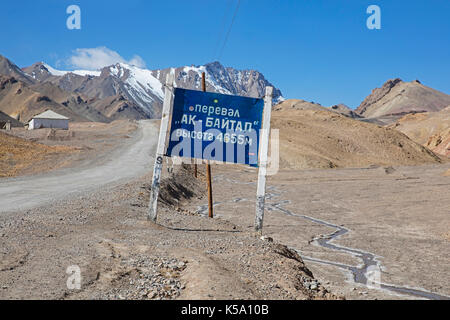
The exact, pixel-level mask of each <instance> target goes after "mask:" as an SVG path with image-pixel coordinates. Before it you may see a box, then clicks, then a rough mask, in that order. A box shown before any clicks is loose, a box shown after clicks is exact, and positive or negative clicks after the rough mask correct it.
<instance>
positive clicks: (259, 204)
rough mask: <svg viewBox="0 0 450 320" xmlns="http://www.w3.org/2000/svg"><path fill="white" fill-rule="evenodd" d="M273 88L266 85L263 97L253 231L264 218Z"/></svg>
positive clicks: (260, 227)
mask: <svg viewBox="0 0 450 320" xmlns="http://www.w3.org/2000/svg"><path fill="white" fill-rule="evenodd" d="M272 94H273V88H272V87H266V96H265V97H264V116H263V125H262V130H261V131H262V132H261V151H260V154H259V159H260V160H259V172H258V189H257V191H256V219H255V231H257V232H261V230H262V227H263V220H264V205H265V200H266V173H267V159H268V157H267V153H268V151H269V133H270V116H271V113H272Z"/></svg>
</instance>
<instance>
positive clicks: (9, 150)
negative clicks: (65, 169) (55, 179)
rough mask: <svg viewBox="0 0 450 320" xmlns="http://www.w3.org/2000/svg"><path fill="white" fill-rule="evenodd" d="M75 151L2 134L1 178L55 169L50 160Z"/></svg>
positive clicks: (0, 146) (0, 143) (0, 137)
mask: <svg viewBox="0 0 450 320" xmlns="http://www.w3.org/2000/svg"><path fill="white" fill-rule="evenodd" d="M74 151H75V149H74V148H70V147H64V146H52V147H51V146H46V145H42V144H38V143H35V142H31V141H28V140H25V139H21V138H17V137H13V136H10V135H8V134H5V133H2V132H0V178H2V177H13V176H16V175H19V174H22V173H24V172H26V173H33V172H37V171H45V167H48V169H54V168H55V164H54V163H53V162H52V161H49V160H50V159H52V158H55V157H58V156H59V155H61V154H64V153H68V152H74Z"/></svg>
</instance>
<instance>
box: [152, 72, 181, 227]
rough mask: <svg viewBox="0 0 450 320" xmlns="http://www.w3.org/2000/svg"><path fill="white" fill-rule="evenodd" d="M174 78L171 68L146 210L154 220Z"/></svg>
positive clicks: (167, 77) (167, 78) (167, 79)
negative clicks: (148, 202) (148, 203)
mask: <svg viewBox="0 0 450 320" xmlns="http://www.w3.org/2000/svg"><path fill="white" fill-rule="evenodd" d="M174 80H175V70H174V69H171V70H170V73H169V74H167V76H166V90H165V96H164V104H163V110H162V117H161V127H160V130H159V139H158V147H157V149H156V156H155V165H154V167H153V178H152V187H151V188H152V189H151V193H150V207H149V212H148V219H149V220H151V221H153V222H156V218H157V211H156V210H157V206H158V196H159V188H160V180H161V171H162V165H163V157H164V152H165V149H166V139H167V130H168V128H169V118H170V115H171V114H172V106H173V96H174V93H173V91H174V88H173V82H174Z"/></svg>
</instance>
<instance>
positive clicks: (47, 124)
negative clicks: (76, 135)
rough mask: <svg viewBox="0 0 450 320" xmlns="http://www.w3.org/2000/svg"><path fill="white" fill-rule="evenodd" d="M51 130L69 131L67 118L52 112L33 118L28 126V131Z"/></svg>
mask: <svg viewBox="0 0 450 320" xmlns="http://www.w3.org/2000/svg"><path fill="white" fill-rule="evenodd" d="M42 128H51V129H63V130H69V118H67V117H65V116H63V115H60V114H58V113H56V112H54V111H52V110H47V111H45V112H43V113H41V114H38V115H37V116H34V117H33V118H32V119H31V121H30V122H29V124H28V130H34V129H42Z"/></svg>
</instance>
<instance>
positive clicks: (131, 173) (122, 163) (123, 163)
mask: <svg viewBox="0 0 450 320" xmlns="http://www.w3.org/2000/svg"><path fill="white" fill-rule="evenodd" d="M158 130H159V128H158V126H157V123H156V122H155V121H153V120H143V121H140V122H139V128H138V129H137V130H136V132H135V134H134V136H133V137H132V139H130V140H129V141H128V144H127V145H126V146H125V147H120V148H118V149H117V150H115V151H113V152H112V153H111V155H110V156H109V157H108V160H106V161H103V162H102V163H100V164H99V165H95V166H91V167H87V168H86V167H79V168H69V169H63V170H58V171H55V172H51V173H47V174H42V175H37V176H27V177H20V178H13V179H4V180H0V213H3V212H12V211H17V210H24V209H30V208H33V207H37V206H41V205H45V204H46V203H49V202H50V201H52V200H57V199H62V198H64V197H67V196H68V195H70V194H72V193H77V192H81V191H90V190H95V189H98V188H100V187H102V186H104V185H106V184H110V183H113V182H118V181H125V180H127V179H131V178H134V177H136V176H139V175H142V174H144V173H146V172H149V170H150V169H151V168H152V165H153V157H154V152H155V150H156V144H157V142H158Z"/></svg>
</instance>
